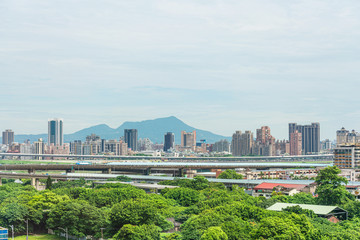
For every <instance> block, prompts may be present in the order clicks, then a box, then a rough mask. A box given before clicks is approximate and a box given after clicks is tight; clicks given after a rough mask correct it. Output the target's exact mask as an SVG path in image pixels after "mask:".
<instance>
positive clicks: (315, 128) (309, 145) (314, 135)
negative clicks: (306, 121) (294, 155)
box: [289, 123, 320, 154]
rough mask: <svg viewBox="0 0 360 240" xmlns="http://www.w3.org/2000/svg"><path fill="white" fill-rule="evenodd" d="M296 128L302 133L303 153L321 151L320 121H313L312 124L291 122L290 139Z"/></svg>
mask: <svg viewBox="0 0 360 240" xmlns="http://www.w3.org/2000/svg"><path fill="white" fill-rule="evenodd" d="M295 130H297V131H298V132H299V133H301V135H302V143H301V144H302V152H303V154H309V153H318V152H320V123H311V125H297V124H296V123H289V140H290V139H291V133H294V132H295Z"/></svg>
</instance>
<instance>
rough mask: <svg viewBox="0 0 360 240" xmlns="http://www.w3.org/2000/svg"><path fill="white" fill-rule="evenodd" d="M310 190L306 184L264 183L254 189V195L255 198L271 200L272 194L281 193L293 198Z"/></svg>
mask: <svg viewBox="0 0 360 240" xmlns="http://www.w3.org/2000/svg"><path fill="white" fill-rule="evenodd" d="M306 188H308V185H306V184H284V183H268V182H263V183H261V184H259V185H257V186H256V187H254V188H253V193H252V195H253V196H254V197H260V196H263V197H266V198H270V197H271V194H272V193H273V192H274V191H275V192H281V193H282V194H284V195H289V196H292V195H294V194H297V193H299V192H302V191H304V192H307V191H306V190H305V189H306Z"/></svg>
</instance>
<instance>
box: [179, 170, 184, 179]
mask: <svg viewBox="0 0 360 240" xmlns="http://www.w3.org/2000/svg"><path fill="white" fill-rule="evenodd" d="M184 172H185V171H184V169H183V168H179V177H184V175H185V174H184Z"/></svg>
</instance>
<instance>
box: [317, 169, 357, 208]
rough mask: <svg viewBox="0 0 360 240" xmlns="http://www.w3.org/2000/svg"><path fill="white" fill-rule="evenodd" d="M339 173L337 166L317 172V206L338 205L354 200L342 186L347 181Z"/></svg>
mask: <svg viewBox="0 0 360 240" xmlns="http://www.w3.org/2000/svg"><path fill="white" fill-rule="evenodd" d="M339 173H341V170H340V169H339V168H338V167H337V166H329V167H326V168H324V169H322V170H320V171H319V173H318V175H317V177H316V178H315V182H316V184H317V188H316V193H317V194H318V198H317V200H318V203H319V204H324V205H340V204H345V203H346V202H347V201H349V200H353V199H354V197H353V196H352V195H351V194H350V193H349V192H348V191H346V188H345V186H344V185H343V184H347V183H348V181H347V179H346V178H345V177H341V176H339V175H338V174H339Z"/></svg>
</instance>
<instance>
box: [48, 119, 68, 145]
mask: <svg viewBox="0 0 360 240" xmlns="http://www.w3.org/2000/svg"><path fill="white" fill-rule="evenodd" d="M51 144H54V145H55V146H56V145H59V146H62V145H63V144H64V134H63V120H62V119H58V118H55V119H51V120H49V121H48V145H51Z"/></svg>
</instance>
